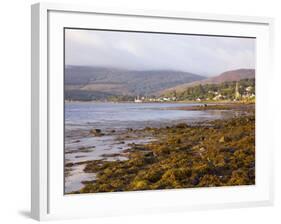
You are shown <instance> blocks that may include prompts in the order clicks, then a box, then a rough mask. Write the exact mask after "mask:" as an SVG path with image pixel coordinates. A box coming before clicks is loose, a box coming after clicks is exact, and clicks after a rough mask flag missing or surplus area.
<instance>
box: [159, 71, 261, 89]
mask: <svg viewBox="0 0 281 224" xmlns="http://www.w3.org/2000/svg"><path fill="white" fill-rule="evenodd" d="M253 78H255V69H237V70H231V71H226V72H223V73H221V74H220V75H218V76H215V77H211V78H207V79H203V80H199V81H194V82H189V83H184V84H180V85H177V86H174V87H171V88H168V89H165V90H162V91H160V92H159V93H158V94H160V95H161V94H165V93H167V92H171V91H176V92H181V91H184V90H186V89H187V88H188V87H192V86H197V85H206V84H220V83H223V82H231V81H239V80H242V79H253Z"/></svg>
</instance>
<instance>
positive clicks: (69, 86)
mask: <svg viewBox="0 0 281 224" xmlns="http://www.w3.org/2000/svg"><path fill="white" fill-rule="evenodd" d="M205 78H206V77H204V76H200V75H197V74H193V73H189V72H182V71H173V70H144V71H135V70H125V69H119V68H108V67H90V66H66V68H65V96H66V99H74V100H90V99H101V98H104V97H108V96H112V95H128V96H137V95H142V96H145V95H151V94H153V93H155V92H159V91H161V90H163V89H167V88H171V87H174V86H177V85H179V84H181V83H189V82H194V81H199V80H203V79H205Z"/></svg>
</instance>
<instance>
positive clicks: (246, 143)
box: [74, 115, 255, 193]
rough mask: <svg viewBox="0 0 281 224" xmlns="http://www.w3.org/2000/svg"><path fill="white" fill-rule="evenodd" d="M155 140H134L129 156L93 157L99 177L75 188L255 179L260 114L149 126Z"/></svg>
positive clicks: (169, 185) (206, 184) (221, 183)
mask: <svg viewBox="0 0 281 224" xmlns="http://www.w3.org/2000/svg"><path fill="white" fill-rule="evenodd" d="M133 132H135V133H137V132H139V133H140V134H141V135H143V136H146V135H148V136H153V137H154V138H155V139H156V140H155V141H153V142H151V143H149V144H140V145H136V144H132V145H131V146H130V148H129V149H128V150H126V151H125V152H123V154H126V155H127V157H128V160H125V161H113V162H109V161H104V160H99V161H97V160H96V161H89V162H87V163H86V166H85V169H84V171H85V172H89V173H97V179H96V180H94V181H91V182H85V183H84V184H85V186H84V187H83V188H82V189H81V190H80V191H77V192H74V193H92V192H113V191H135V190H152V189H171V188H191V187H211V186H232V185H251V184H255V118H254V115H248V116H244V117H239V118H233V119H229V120H216V121H212V122H208V123H200V124H199V123H198V124H195V125H192V126H188V125H187V124H178V125H175V126H170V127H165V128H145V129H143V130H138V131H133Z"/></svg>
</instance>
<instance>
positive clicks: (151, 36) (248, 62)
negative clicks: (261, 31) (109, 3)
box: [65, 29, 255, 76]
mask: <svg viewBox="0 0 281 224" xmlns="http://www.w3.org/2000/svg"><path fill="white" fill-rule="evenodd" d="M65 46H66V47H65V61H66V64H67V65H90V66H110V67H119V68H125V69H135V70H153V69H171V70H181V71H188V72H193V73H197V74H201V75H209V76H211V75H217V74H219V73H221V72H224V71H227V70H231V69H239V68H254V67H255V39H252V38H234V37H214V36H197V35H179V34H177V35H175V34H157V33H136V32H118V31H100V30H76V29H67V30H66V34H65Z"/></svg>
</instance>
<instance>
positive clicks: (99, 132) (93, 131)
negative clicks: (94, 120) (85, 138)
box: [90, 129, 104, 136]
mask: <svg viewBox="0 0 281 224" xmlns="http://www.w3.org/2000/svg"><path fill="white" fill-rule="evenodd" d="M90 133H91V134H93V135H94V136H102V135H104V134H103V133H102V132H101V129H92V130H91V131H90Z"/></svg>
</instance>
